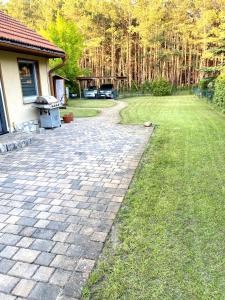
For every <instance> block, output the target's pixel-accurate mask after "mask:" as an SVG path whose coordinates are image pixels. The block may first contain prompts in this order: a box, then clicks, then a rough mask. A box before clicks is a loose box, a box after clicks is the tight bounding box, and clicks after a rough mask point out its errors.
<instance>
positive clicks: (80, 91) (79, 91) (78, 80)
mask: <svg viewBox="0 0 225 300" xmlns="http://www.w3.org/2000/svg"><path fill="white" fill-rule="evenodd" d="M78 86H79V94H80V99H81V86H80V80H78Z"/></svg>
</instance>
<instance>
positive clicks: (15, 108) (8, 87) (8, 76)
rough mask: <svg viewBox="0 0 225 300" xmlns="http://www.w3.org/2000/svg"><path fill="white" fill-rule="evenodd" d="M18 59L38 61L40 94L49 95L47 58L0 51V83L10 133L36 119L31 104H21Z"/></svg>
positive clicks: (36, 113) (35, 111) (35, 112)
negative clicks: (0, 83) (0, 84)
mask: <svg viewBox="0 0 225 300" xmlns="http://www.w3.org/2000/svg"><path fill="white" fill-rule="evenodd" d="M18 59H30V60H34V61H38V65H39V75H40V87H41V94H42V95H44V96H45V95H50V94H51V93H50V85H49V78H48V59H47V58H44V57H39V56H33V55H26V54H22V53H16V52H8V51H2V50H0V69H1V81H2V86H3V90H4V96H5V99H4V100H5V107H6V117H7V121H8V125H9V130H10V131H12V130H13V129H14V128H17V127H18V128H19V127H20V125H21V124H23V123H25V122H28V121H34V120H37V119H38V110H37V109H36V108H33V107H32V104H24V102H23V95H22V88H21V82H20V76H19V68H18V61H17V60H18Z"/></svg>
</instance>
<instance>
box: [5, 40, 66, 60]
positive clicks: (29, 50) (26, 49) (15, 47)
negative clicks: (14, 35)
mask: <svg viewBox="0 0 225 300" xmlns="http://www.w3.org/2000/svg"><path fill="white" fill-rule="evenodd" d="M0 50H6V51H12V52H20V53H25V54H32V55H35V56H44V57H48V58H64V57H65V56H66V54H65V52H63V51H62V52H60V51H55V50H51V49H44V48H39V47H36V46H31V45H27V44H22V43H18V42H15V41H9V40H4V39H1V38H0Z"/></svg>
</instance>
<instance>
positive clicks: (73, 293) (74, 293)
mask: <svg viewBox="0 0 225 300" xmlns="http://www.w3.org/2000/svg"><path fill="white" fill-rule="evenodd" d="M84 283H85V278H84V277H83V276H82V274H81V273H79V272H74V273H73V275H72V276H71V278H70V279H69V281H68V282H67V283H66V285H65V287H64V290H63V294H64V295H65V296H69V297H76V298H80V297H81V293H82V288H83V286H84Z"/></svg>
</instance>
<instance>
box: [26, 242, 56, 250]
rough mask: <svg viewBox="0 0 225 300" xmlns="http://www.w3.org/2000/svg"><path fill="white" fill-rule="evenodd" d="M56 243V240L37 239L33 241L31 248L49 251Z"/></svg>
mask: <svg viewBox="0 0 225 300" xmlns="http://www.w3.org/2000/svg"><path fill="white" fill-rule="evenodd" d="M54 245H55V242H54V241H49V240H42V239H36V240H35V241H34V242H33V244H32V246H31V249H34V250H39V251H44V252H49V251H51V249H52V248H53V247H54Z"/></svg>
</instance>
